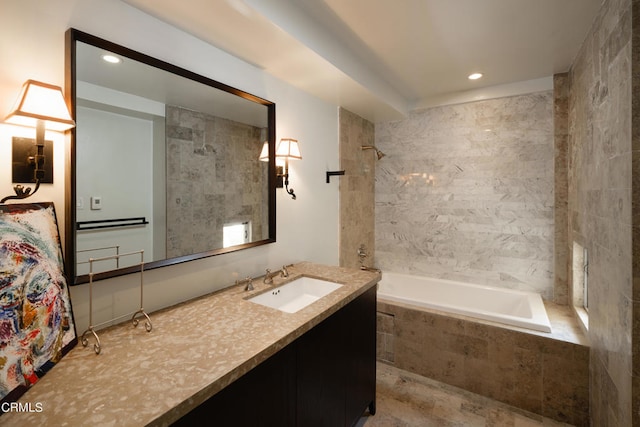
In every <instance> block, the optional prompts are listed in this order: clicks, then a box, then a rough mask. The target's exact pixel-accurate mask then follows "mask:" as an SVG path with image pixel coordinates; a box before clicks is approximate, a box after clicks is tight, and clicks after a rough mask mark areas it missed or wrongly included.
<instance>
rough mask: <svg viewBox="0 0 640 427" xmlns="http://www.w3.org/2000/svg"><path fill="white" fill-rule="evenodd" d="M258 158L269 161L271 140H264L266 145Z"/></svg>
mask: <svg viewBox="0 0 640 427" xmlns="http://www.w3.org/2000/svg"><path fill="white" fill-rule="evenodd" d="M258 160H260V161H262V162H268V161H269V141H265V142H264V145H263V146H262V151H261V152H260V157H258Z"/></svg>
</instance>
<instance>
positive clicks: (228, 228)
mask: <svg viewBox="0 0 640 427" xmlns="http://www.w3.org/2000/svg"><path fill="white" fill-rule="evenodd" d="M105 55H111V56H113V57H115V58H116V60H119V61H120V62H119V63H116V64H114V63H108V62H105V61H106V60H107V59H108V58H105ZM65 62H66V64H65V65H66V82H65V83H66V84H65V87H66V92H67V93H66V95H67V99H68V100H69V102H70V103H71V105H70V110H71V112H72V115H73V118H74V120H75V121H76V127H75V129H73V130H72V132H71V146H70V152H69V162H68V166H69V167H68V183H67V186H66V188H67V194H66V201H67V203H66V204H67V206H66V224H65V249H66V251H65V252H66V270H67V274H68V275H69V279H70V280H69V281H70V283H72V284H81V283H86V282H87V281H88V280H89V270H90V267H91V273H92V276H93V280H94V281H95V280H100V279H104V278H109V277H115V276H120V275H124V274H129V273H133V272H138V271H140V266H139V264H140V256H139V254H137V257H136V256H133V257H131V259H127V258H128V257H127V256H125V254H127V253H130V252H134V251H140V250H144V269H145V270H148V269H153V268H158V267H165V266H169V265H173V264H177V263H182V262H186V261H192V260H196V259H201V258H205V257H210V256H214V255H220V254H224V253H228V252H233V251H238V250H241V249H247V248H251V247H255V246H259V245H264V244H267V243H272V242H275V240H276V207H275V174H276V172H275V161H274V158H275V104H274V103H273V102H270V101H267V100H265V99H262V98H260V97H257V96H254V95H251V94H249V93H246V92H244V91H242V90H239V89H236V88H233V87H230V86H228V85H225V84H223V83H220V82H218V81H215V80H212V79H210V78H208V77H205V76H202V75H199V74H196V73H194V72H191V71H189V70H186V69H184V68H181V67H178V66H175V65H173V64H170V63H168V62H165V61H162V60H159V59H156V58H153V57H151V56H148V55H146V54H143V53H140V52H136V51H134V50H131V49H129V48H126V47H124V46H121V45H118V44H115V43H112V42H110V41H107V40H104V39H101V38H99V37H96V36H93V35H90V34H87V33H84V32H82V31H79V30H76V29H69V30H68V31H67V33H66V58H65ZM265 144H266V145H267V147H268V152H269V160H268V162H261V161H259V160H258V157H259V155H260V153H261V151H262V149H263V147H264V146H265ZM90 259H92V260H93V261H91V262H89V260H90Z"/></svg>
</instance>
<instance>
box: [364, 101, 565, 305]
mask: <svg viewBox="0 0 640 427" xmlns="http://www.w3.org/2000/svg"><path fill="white" fill-rule="evenodd" d="M553 108H554V97H553V93H552V92H551V91H549V92H542V93H535V94H530V95H522V96H514V97H508V98H501V99H493V100H486V101H478V102H472V103H467V104H459V105H449V106H442V107H435V108H430V109H425V110H418V111H415V112H412V113H411V114H410V115H409V116H408V117H407V118H406V119H404V120H400V121H393V122H385V123H376V128H375V140H376V145H377V146H378V148H379V149H381V150H382V151H384V152H385V153H386V154H387V157H385V158H384V159H383V160H382V161H380V162H379V163H378V168H377V170H376V189H375V191H376V223H375V227H376V242H375V244H376V260H377V261H378V264H379V267H381V268H382V269H383V270H390V271H396V272H400V273H408V274H417V275H426V276H432V277H441V278H447V279H453V280H462V281H465V282H471V283H479V284H488V285H492V286H501V287H507V288H515V289H522V290H528V291H534V292H538V293H540V294H542V295H543V297H544V298H545V299H549V300H553V299H554V293H555V290H554V286H555V284H554V126H553ZM560 294H561V295H564V296H565V297H566V289H565V290H562V291H561V292H560Z"/></svg>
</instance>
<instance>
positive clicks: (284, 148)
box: [276, 138, 302, 159]
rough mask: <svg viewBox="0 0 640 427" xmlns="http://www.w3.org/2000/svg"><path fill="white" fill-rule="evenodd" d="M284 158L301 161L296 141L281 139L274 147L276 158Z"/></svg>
mask: <svg viewBox="0 0 640 427" xmlns="http://www.w3.org/2000/svg"><path fill="white" fill-rule="evenodd" d="M277 157H284V158H287V159H302V155H301V154H300V146H299V145H298V140H296V139H291V138H282V139H281V140H280V142H279V143H278V146H277V147H276V158H277Z"/></svg>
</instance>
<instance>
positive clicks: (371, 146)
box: [360, 145, 386, 160]
mask: <svg viewBox="0 0 640 427" xmlns="http://www.w3.org/2000/svg"><path fill="white" fill-rule="evenodd" d="M360 149H361V150H363V151H364V150H375V152H376V157H378V160H380V159H381V158H383V157H384V156H386V154H384V153H383V152H382V151H380V150H378V149H377V148H376V147H374V146H373V145H363V146H361V147H360Z"/></svg>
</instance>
